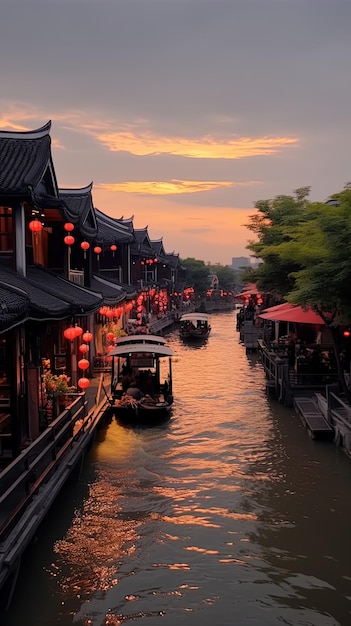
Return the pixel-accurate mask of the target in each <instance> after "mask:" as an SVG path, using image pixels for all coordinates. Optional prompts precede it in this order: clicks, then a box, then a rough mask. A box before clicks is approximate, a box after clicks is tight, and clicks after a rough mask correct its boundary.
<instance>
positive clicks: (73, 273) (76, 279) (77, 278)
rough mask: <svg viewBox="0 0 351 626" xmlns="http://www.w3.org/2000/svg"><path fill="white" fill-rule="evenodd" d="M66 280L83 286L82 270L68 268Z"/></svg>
mask: <svg viewBox="0 0 351 626" xmlns="http://www.w3.org/2000/svg"><path fill="white" fill-rule="evenodd" d="M68 280H69V281H70V282H71V283H75V284H76V285H80V286H81V287H84V270H69V275H68Z"/></svg>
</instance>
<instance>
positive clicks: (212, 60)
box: [0, 0, 351, 264]
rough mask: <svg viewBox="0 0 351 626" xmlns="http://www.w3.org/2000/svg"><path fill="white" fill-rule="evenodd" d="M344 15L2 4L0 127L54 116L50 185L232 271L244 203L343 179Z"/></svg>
mask: <svg viewBox="0 0 351 626" xmlns="http://www.w3.org/2000/svg"><path fill="white" fill-rule="evenodd" d="M350 23H351V3H348V2H344V1H343V0H340V1H339V0H333V1H331V0H308V1H306V0H301V1H300V0H245V2H244V1H237V0H187V1H186V2H185V0H163V1H162V2H161V0H130V1H128V2H127V1H126V0H125V1H120V0H116V1H115V2H111V1H109V0H62V1H61V2H60V3H58V2H55V1H54V0H45V1H44V0H11V2H8V1H7V0H5V1H3V2H2V18H1V21H0V53H1V58H2V59H5V58H6V63H2V66H1V70H0V72H1V77H2V85H6V89H3V90H2V93H1V95H0V128H1V129H2V130H24V129H36V128H39V127H40V126H42V125H44V124H45V123H46V122H47V121H48V120H52V130H51V137H52V154H53V160H54V167H55V172H56V176H57V180H58V185H59V187H61V188H80V187H85V186H86V185H88V184H89V183H90V182H91V181H93V201H94V204H95V206H96V207H97V208H98V209H100V210H101V211H103V212H105V213H107V214H109V215H112V216H114V217H117V218H119V217H122V216H123V217H125V218H128V217H130V216H134V226H135V227H136V228H143V227H145V226H148V231H149V236H150V238H151V239H154V240H155V239H159V238H161V237H162V238H163V243H164V247H165V249H166V251H167V252H177V253H179V254H180V256H181V258H186V257H195V258H197V259H202V260H204V261H206V262H211V263H216V262H219V263H222V264H230V263H231V260H232V257H235V256H249V252H248V250H247V249H246V246H247V243H248V240H249V239H250V238H252V235H251V233H250V232H249V231H248V230H247V229H246V228H245V224H246V223H247V221H248V216H249V215H251V214H253V213H254V211H255V209H254V203H255V202H256V201H257V200H261V199H267V198H273V197H274V196H275V195H278V194H291V193H292V192H293V190H294V189H296V188H298V187H301V186H306V185H308V186H311V195H310V198H311V200H320V201H324V200H326V198H327V197H328V196H329V195H330V194H332V193H334V192H336V191H339V190H340V189H342V188H343V186H344V185H345V183H346V182H348V181H349V180H350V178H351V177H350V174H349V154H348V153H349V137H348V135H349V117H350V114H349V102H350V96H351V83H350V80H349V59H350V57H351V38H350V37H349V25H350ZM14 34H15V35H14ZM14 37H15V45H14Z"/></svg>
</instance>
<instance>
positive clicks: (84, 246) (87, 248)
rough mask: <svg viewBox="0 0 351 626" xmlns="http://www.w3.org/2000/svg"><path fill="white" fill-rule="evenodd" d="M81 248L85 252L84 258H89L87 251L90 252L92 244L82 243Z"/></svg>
mask: <svg viewBox="0 0 351 626" xmlns="http://www.w3.org/2000/svg"><path fill="white" fill-rule="evenodd" d="M80 247H81V248H82V250H84V258H85V259H86V258H87V250H89V248H90V243H89V242H88V241H82V243H81V244H80Z"/></svg>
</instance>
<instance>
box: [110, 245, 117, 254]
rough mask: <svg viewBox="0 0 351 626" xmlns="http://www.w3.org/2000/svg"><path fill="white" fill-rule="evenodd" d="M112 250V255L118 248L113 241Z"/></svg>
mask: <svg viewBox="0 0 351 626" xmlns="http://www.w3.org/2000/svg"><path fill="white" fill-rule="evenodd" d="M110 250H112V256H115V252H116V250H117V246H115V244H114V243H113V244H112V246H110Z"/></svg>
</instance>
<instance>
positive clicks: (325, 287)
mask: <svg viewBox="0 0 351 626" xmlns="http://www.w3.org/2000/svg"><path fill="white" fill-rule="evenodd" d="M304 189H307V188H304ZM332 198H334V199H335V200H337V203H336V204H333V205H329V204H326V203H308V202H306V195H305V194H304V193H303V190H301V193H297V192H295V198H292V197H286V196H278V197H277V198H275V200H272V201H265V202H263V203H262V202H260V203H257V208H258V211H259V215H258V216H257V215H256V216H253V218H252V219H251V221H250V224H249V226H248V227H249V228H251V230H253V231H254V232H255V233H256V235H257V237H258V241H257V242H250V244H249V246H248V248H249V249H250V250H252V251H254V252H255V254H257V256H259V257H261V258H262V260H263V263H262V265H261V266H260V267H259V268H258V270H257V280H258V284H259V286H260V288H261V289H262V290H269V289H270V290H276V291H278V292H279V293H280V294H281V295H282V296H284V297H285V298H286V300H288V301H290V302H292V303H294V304H299V305H301V306H303V307H306V306H311V307H313V309H314V310H315V311H316V312H317V313H318V314H319V315H320V316H321V317H322V319H323V320H324V322H325V324H326V325H327V326H328V327H329V328H330V331H331V337H332V341H333V345H334V352H335V356H336V360H337V366H338V372H339V377H340V383H341V385H342V388H343V390H344V391H345V392H346V393H348V389H347V386H346V384H345V380H344V375H343V370H342V367H341V363H340V359H339V353H340V329H339V325H340V324H349V323H350V321H351V290H350V287H349V285H350V281H351V254H350V251H351V250H350V249H351V189H349V187H348V186H346V187H345V189H344V190H343V191H341V192H340V193H338V194H334V195H333V196H332Z"/></svg>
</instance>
